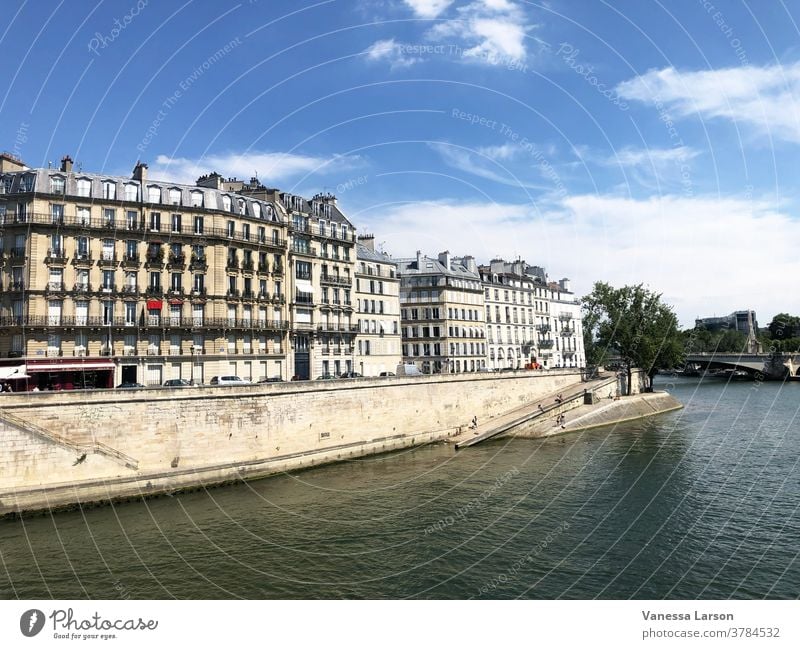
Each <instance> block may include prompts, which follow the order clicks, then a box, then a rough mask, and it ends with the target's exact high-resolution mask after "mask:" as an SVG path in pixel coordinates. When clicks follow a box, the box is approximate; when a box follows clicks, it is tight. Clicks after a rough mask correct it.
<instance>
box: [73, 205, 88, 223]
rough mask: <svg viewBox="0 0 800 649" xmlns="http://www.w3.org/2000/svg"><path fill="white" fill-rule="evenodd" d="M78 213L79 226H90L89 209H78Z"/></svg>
mask: <svg viewBox="0 0 800 649" xmlns="http://www.w3.org/2000/svg"><path fill="white" fill-rule="evenodd" d="M76 213H77V215H78V225H89V214H90V212H89V208H88V207H78V208H77V209H76Z"/></svg>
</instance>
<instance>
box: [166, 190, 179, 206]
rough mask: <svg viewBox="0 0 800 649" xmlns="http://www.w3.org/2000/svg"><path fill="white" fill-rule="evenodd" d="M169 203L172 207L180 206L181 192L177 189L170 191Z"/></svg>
mask: <svg viewBox="0 0 800 649" xmlns="http://www.w3.org/2000/svg"><path fill="white" fill-rule="evenodd" d="M169 203H170V205H180V204H181V190H180V189H177V188H172V189H170V190H169Z"/></svg>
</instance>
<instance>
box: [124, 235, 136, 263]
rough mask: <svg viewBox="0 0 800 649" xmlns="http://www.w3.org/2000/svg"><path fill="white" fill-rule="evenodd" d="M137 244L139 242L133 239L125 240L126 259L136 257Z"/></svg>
mask: <svg viewBox="0 0 800 649" xmlns="http://www.w3.org/2000/svg"><path fill="white" fill-rule="evenodd" d="M138 244H139V242H138V241H135V240H133V239H128V240H127V241H126V242H125V257H126V258H127V259H130V260H134V259H136V257H137V256H138V247H139V246H138Z"/></svg>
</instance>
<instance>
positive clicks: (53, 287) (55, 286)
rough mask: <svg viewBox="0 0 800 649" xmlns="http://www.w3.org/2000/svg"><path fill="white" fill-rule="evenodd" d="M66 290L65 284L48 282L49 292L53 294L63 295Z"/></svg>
mask: <svg viewBox="0 0 800 649" xmlns="http://www.w3.org/2000/svg"><path fill="white" fill-rule="evenodd" d="M65 290H66V288H65V287H64V282H47V291H48V292H51V293H63V292H64V291H65Z"/></svg>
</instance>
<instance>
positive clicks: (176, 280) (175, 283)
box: [170, 273, 183, 293]
mask: <svg viewBox="0 0 800 649" xmlns="http://www.w3.org/2000/svg"><path fill="white" fill-rule="evenodd" d="M182 278H183V274H182V273H172V278H171V283H170V287H171V288H172V290H173V291H176V292H177V293H180V292H181V291H182V281H183V279H182Z"/></svg>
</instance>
